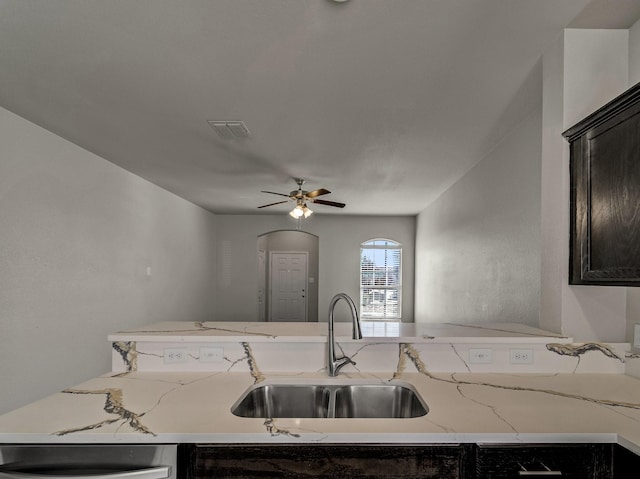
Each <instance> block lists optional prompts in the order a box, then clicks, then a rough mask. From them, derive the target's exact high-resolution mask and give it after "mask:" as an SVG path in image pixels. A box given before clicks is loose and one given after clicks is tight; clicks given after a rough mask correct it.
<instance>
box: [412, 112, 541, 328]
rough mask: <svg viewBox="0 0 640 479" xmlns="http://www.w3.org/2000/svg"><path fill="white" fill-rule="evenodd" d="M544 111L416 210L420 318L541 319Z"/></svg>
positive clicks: (417, 314) (526, 120)
mask: <svg viewBox="0 0 640 479" xmlns="http://www.w3.org/2000/svg"><path fill="white" fill-rule="evenodd" d="M540 138H541V109H540V106H539V105H538V106H536V107H534V109H533V110H532V111H530V112H529V113H528V115H527V116H526V117H525V118H524V119H523V120H521V121H520V122H519V123H517V124H516V125H515V126H514V127H513V128H512V129H511V131H510V132H509V133H508V134H507V135H505V136H504V137H503V138H502V140H501V141H500V142H499V143H498V144H497V145H496V146H495V147H494V148H493V150H492V151H491V152H490V153H489V154H487V155H486V157H484V158H483V159H482V160H481V161H480V162H478V163H477V164H476V165H475V166H474V167H473V168H472V169H471V170H470V171H469V172H468V173H467V174H466V175H465V176H464V177H463V178H461V179H460V180H459V181H458V182H457V183H456V184H454V185H453V186H452V187H451V188H450V189H449V190H447V191H446V192H445V193H444V194H443V195H441V196H440V198H438V199H437V200H436V201H435V202H433V203H432V204H431V205H430V206H429V207H428V208H426V209H425V210H424V211H423V212H421V213H420V215H419V216H418V222H417V236H416V292H415V295H416V307H415V317H416V322H462V323H470V322H474V323H477V322H488V321H499V322H515V323H525V324H530V325H537V323H538V303H539V291H540Z"/></svg>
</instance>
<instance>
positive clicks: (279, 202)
mask: <svg viewBox="0 0 640 479" xmlns="http://www.w3.org/2000/svg"><path fill="white" fill-rule="evenodd" d="M282 203H288V201H276V202H275V203H269V204H268V205H262V206H258V208H266V207H267V206H273V205H280V204H282Z"/></svg>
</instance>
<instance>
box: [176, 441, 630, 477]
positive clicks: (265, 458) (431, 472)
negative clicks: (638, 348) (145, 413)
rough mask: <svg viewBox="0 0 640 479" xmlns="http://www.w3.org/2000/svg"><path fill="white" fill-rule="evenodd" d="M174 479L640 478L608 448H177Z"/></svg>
mask: <svg viewBox="0 0 640 479" xmlns="http://www.w3.org/2000/svg"><path fill="white" fill-rule="evenodd" d="M181 451H182V454H181V461H180V466H179V467H180V469H181V473H180V474H179V475H178V479H205V478H207V479H209V478H211V479H213V478H238V479H240V478H282V477H285V478H436V479H503V478H514V479H515V478H518V479H527V478H529V479H532V478H550V477H560V478H564V479H567V478H572V479H632V478H637V477H640V472H638V471H640V456H637V455H635V454H634V453H632V452H630V451H628V450H627V449H625V448H623V447H621V446H618V445H613V444H522V445H520V444H518V445H513V444H490V445H489V444H443V445H434V444H424V445H401V444H388V445H379V444H305V445H294V444H281V445H273V444H270V445H265V444H253V445H251V444H246V445H240V444H235V445H218V444H210V445H207V444H192V445H182V449H181Z"/></svg>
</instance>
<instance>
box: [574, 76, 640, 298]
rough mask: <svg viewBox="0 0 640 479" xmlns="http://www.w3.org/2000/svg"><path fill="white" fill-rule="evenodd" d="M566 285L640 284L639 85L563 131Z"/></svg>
mask: <svg viewBox="0 0 640 479" xmlns="http://www.w3.org/2000/svg"><path fill="white" fill-rule="evenodd" d="M563 135H564V136H565V138H567V140H569V142H570V154H571V165H570V169H571V204H570V221H571V231H570V236H571V242H570V264H569V283H570V284H593V285H608V286H640V84H638V85H636V86H635V87H633V88H630V89H629V90H628V91H627V92H625V93H623V94H622V95H620V96H619V97H618V98H616V99H615V100H613V101H611V102H610V103H608V104H607V105H605V106H604V107H602V108H601V109H600V110H598V111H596V112H595V113H593V114H592V115H590V116H588V117H587V118H585V119H584V120H583V121H581V122H580V123H578V124H576V125H575V126H573V127H572V128H570V129H569V130H567V131H566V132H564V133H563Z"/></svg>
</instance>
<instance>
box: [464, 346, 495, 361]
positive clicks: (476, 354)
mask: <svg viewBox="0 0 640 479" xmlns="http://www.w3.org/2000/svg"><path fill="white" fill-rule="evenodd" d="M469 362H470V363H471V364H491V363H492V362H493V350H492V349H488V348H482V349H469Z"/></svg>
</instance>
